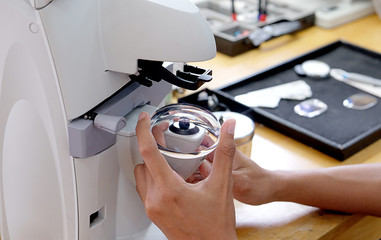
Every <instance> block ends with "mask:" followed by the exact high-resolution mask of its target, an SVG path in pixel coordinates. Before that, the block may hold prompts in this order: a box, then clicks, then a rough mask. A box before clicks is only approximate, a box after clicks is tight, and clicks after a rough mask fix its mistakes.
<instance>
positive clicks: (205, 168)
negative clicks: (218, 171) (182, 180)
mask: <svg viewBox="0 0 381 240" xmlns="http://www.w3.org/2000/svg"><path fill="white" fill-rule="evenodd" d="M199 169H200V173H201V176H203V177H204V178H207V177H208V176H209V174H210V172H211V171H212V164H211V163H210V162H209V161H206V160H204V161H202V163H201V165H200V168H199Z"/></svg>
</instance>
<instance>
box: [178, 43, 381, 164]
mask: <svg viewBox="0 0 381 240" xmlns="http://www.w3.org/2000/svg"><path fill="white" fill-rule="evenodd" d="M309 59H318V60H322V61H324V62H326V63H328V64H329V65H330V66H331V67H335V68H342V69H345V70H349V71H350V72H357V73H363V74H368V75H371V76H373V77H376V78H381V54H379V53H375V52H372V51H369V50H366V49H364V48H361V47H358V46H355V45H352V44H350V43H346V42H343V41H337V42H334V43H332V44H329V45H327V46H324V47H322V48H319V49H316V50H314V51H312V52H309V53H306V54H304V55H302V56H300V57H297V58H295V59H291V60H289V61H287V62H284V63H282V64H280V65H277V66H275V67H273V68H270V69H267V70H265V71H263V72H259V73H256V74H254V75H252V76H249V77H247V78H244V79H242V80H240V81H238V82H235V83H232V84H230V85H228V86H225V87H222V88H220V89H217V90H214V91H211V90H207V92H208V94H209V95H212V94H215V95H216V96H217V97H218V99H219V101H220V102H221V103H222V104H223V105H226V106H227V107H228V108H230V109H231V110H232V111H237V112H241V113H244V114H246V115H248V116H250V117H252V118H253V120H254V121H256V122H260V123H262V124H264V125H266V126H268V127H270V128H273V129H275V130H277V131H279V132H281V133H284V134H286V135H288V136H290V137H292V138H294V139H296V140H298V141H301V142H302V143H304V144H306V145H308V146H311V147H313V148H315V149H317V150H319V151H321V152H323V153H325V154H327V155H330V156H332V157H334V158H336V159H338V160H344V159H346V158H348V157H350V156H351V155H353V154H355V153H356V152H358V151H360V150H361V149H363V148H364V147H366V146H368V145H369V144H371V143H373V142H374V141H376V140H378V139H379V138H380V136H381V101H380V99H379V103H378V104H377V105H376V106H374V107H372V108H370V109H368V110H365V111H359V110H353V109H348V108H345V107H344V106H343V105H342V103H343V100H344V99H345V98H347V97H348V96H350V95H352V94H355V93H358V92H362V91H361V90H359V89H357V88H354V87H352V86H349V85H347V84H345V83H342V82H339V81H337V80H334V79H332V78H326V79H319V80H318V79H312V78H309V77H300V76H298V75H297V74H296V73H295V72H294V70H293V67H294V66H295V65H296V64H300V63H302V62H304V61H306V60H309ZM298 79H303V80H305V81H306V82H307V83H308V84H309V85H310V86H311V88H312V91H313V98H318V99H320V100H322V101H324V102H325V103H327V105H328V110H327V111H326V112H324V113H323V114H321V115H320V116H317V117H315V118H311V119H309V118H305V117H301V116H299V115H297V114H295V113H294V110H293V109H294V106H295V105H296V104H298V103H299V102H301V101H293V100H281V102H280V104H279V107H278V108H276V109H268V108H260V107H255V108H249V107H246V106H244V105H242V104H240V103H238V102H236V101H234V96H237V95H240V94H243V93H247V92H249V91H253V90H258V89H262V88H267V87H271V86H275V85H279V84H283V83H287V82H292V81H295V80H298ZM197 96H198V93H195V94H192V95H190V96H187V97H185V98H183V99H180V100H179V101H180V102H189V103H196V104H197V102H198V100H197ZM204 107H206V106H204Z"/></svg>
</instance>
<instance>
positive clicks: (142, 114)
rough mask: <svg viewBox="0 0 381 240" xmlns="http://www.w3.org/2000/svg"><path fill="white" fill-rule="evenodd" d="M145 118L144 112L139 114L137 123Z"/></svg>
mask: <svg viewBox="0 0 381 240" xmlns="http://www.w3.org/2000/svg"><path fill="white" fill-rule="evenodd" d="M145 117H146V114H145V112H141V113H140V114H139V118H138V121H140V120H142V119H143V118H145Z"/></svg>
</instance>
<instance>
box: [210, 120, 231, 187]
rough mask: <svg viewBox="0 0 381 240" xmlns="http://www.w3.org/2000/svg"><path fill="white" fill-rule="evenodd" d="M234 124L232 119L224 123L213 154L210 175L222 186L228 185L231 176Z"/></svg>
mask: <svg viewBox="0 0 381 240" xmlns="http://www.w3.org/2000/svg"><path fill="white" fill-rule="evenodd" d="M235 123H236V122H235V120H234V119H229V120H227V121H226V122H224V124H223V125H222V127H221V137H220V143H219V144H218V146H217V149H216V151H215V153H214V159H213V168H212V172H211V174H210V175H211V177H212V178H213V179H214V180H216V181H217V182H218V183H220V184H222V185H224V184H226V183H229V182H230V180H231V176H232V165H233V159H234V155H235V148H236V146H235V142H234V130H235ZM217 185H218V184H217ZM222 185H219V186H222Z"/></svg>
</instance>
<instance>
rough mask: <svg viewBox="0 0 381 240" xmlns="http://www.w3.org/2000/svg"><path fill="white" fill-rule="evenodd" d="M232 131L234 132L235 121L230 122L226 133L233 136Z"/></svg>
mask: <svg viewBox="0 0 381 240" xmlns="http://www.w3.org/2000/svg"><path fill="white" fill-rule="evenodd" d="M234 130H235V120H234V121H231V122H230V123H229V125H228V133H229V134H231V135H234Z"/></svg>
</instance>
